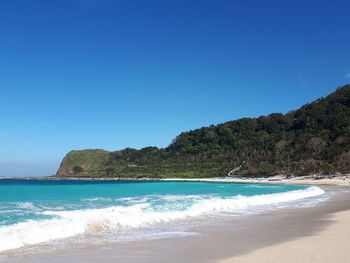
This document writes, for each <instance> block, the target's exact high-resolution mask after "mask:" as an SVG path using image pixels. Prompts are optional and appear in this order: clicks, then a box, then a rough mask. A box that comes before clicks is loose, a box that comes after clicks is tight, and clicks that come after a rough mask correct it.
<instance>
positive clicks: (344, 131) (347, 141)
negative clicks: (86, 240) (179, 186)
mask: <svg viewBox="0 0 350 263" xmlns="http://www.w3.org/2000/svg"><path fill="white" fill-rule="evenodd" d="M235 168H236V170H235V172H234V174H235V175H240V176H242V175H257V176H261V175H273V174H277V173H283V174H295V175H304V174H332V173H336V172H339V173H350V85H346V86H343V87H341V88H338V89H337V90H336V91H335V92H334V93H332V94H330V95H329V96H327V97H326V98H320V99H318V100H316V101H314V102H312V103H309V104H306V105H304V106H302V107H301V108H300V109H298V110H295V111H292V112H289V113H287V114H281V113H272V114H270V115H268V116H261V117H259V118H242V119H239V120H235V121H229V122H225V123H223V124H219V125H212V126H209V127H203V128H200V129H196V130H192V131H188V132H183V133H181V134H180V135H179V136H177V137H176V138H175V139H174V140H173V142H172V143H171V144H170V145H169V146H168V147H166V148H161V149H159V148H156V147H146V148H143V149H140V150H136V149H131V148H127V149H124V150H120V151H115V152H108V151H104V150H81V151H71V152H70V153H68V154H67V156H66V157H65V158H64V160H63V161H62V163H61V166H60V168H59V170H58V172H57V175H59V176H92V177H97V176H103V177H212V176H223V175H227V173H228V172H229V171H231V170H232V169H235Z"/></svg>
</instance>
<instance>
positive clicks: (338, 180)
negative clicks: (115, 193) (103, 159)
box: [0, 175, 350, 186]
mask: <svg viewBox="0 0 350 263" xmlns="http://www.w3.org/2000/svg"><path fill="white" fill-rule="evenodd" d="M0 180H37V181H105V182H115V181H121V182H123V181H165V182H171V181H174V182H221V183H257V184H258V183H263V184H286V185H338V186H350V175H342V176H337V177H317V176H312V175H309V176H297V177H292V178H286V177H285V176H284V175H276V176H271V177H267V178H255V177H217V178H148V177H143V178H119V177H59V176H48V177H2V178H0Z"/></svg>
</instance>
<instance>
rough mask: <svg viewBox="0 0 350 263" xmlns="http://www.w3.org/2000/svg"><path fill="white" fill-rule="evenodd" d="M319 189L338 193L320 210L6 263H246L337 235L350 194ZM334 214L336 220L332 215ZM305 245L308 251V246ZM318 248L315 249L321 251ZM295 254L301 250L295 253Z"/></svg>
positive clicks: (271, 213)
mask: <svg viewBox="0 0 350 263" xmlns="http://www.w3.org/2000/svg"><path fill="white" fill-rule="evenodd" d="M321 188H323V189H325V190H326V191H327V192H334V194H332V195H331V196H330V197H329V200H327V201H324V202H321V203H319V204H317V205H316V206H312V207H301V208H300V207H299V208H286V209H279V210H278V211H277V210H272V211H267V212H264V213H261V214H254V215H246V216H243V217H236V218H231V219H229V220H227V221H217V222H215V221H214V222H213V223H212V224H210V225H206V226H203V225H197V226H196V225H194V226H193V227H192V228H191V229H189V231H190V232H193V233H196V234H195V235H188V236H182V237H164V238H159V239H155V240H138V241H133V242H127V243H117V244H116V243H114V244H113V243H110V244H109V243H107V244H105V245H98V246H96V245H94V244H93V243H92V244H91V246H90V247H74V248H66V249H62V250H60V249H58V250H55V249H54V250H52V248H48V249H47V250H46V251H45V250H44V251H43V252H41V253H40V254H39V255H37V254H29V255H26V254H25V253H24V254H23V255H20V254H21V253H19V254H17V253H16V254H15V255H12V256H11V255H10V256H9V257H7V258H4V259H5V261H4V262H9V263H10V262H11V263H12V262H16V263H22V262H23V263H24V262H26V263H34V262H42V263H46V262H54V263H63V262H75V263H95V262H105V263H112V262H125V263H129V262H130V263H131V262H142V263H144V262H145V263H147V262H154V263H161V262H168V263H175V262H189V263H197V262H198V263H199V262H201V263H210V262H223V263H231V262H234V263H235V262H238V263H240V262H245V261H239V260H238V261H237V258H240V257H243V258H245V259H247V260H249V258H252V260H253V256H255V253H261V252H260V250H264V249H270V248H274V247H275V246H277V247H279V246H280V245H283V244H289V242H296V244H306V243H303V239H308V238H310V237H311V238H312V237H314V236H316V237H318V236H319V237H320V238H321V241H322V240H323V241H324V236H323V234H322V233H323V231H325V230H326V231H327V229H330V231H331V232H330V233H329V234H328V235H332V234H333V233H334V230H333V228H332V226H333V225H334V222H337V220H341V221H343V223H344V220H343V219H342V218H339V219H338V217H337V213H338V212H339V211H347V212H345V213H349V214H350V203H349V202H348V200H349V198H350V191H349V189H348V188H347V187H344V186H343V187H340V186H322V187H321ZM342 213H343V212H342ZM334 214H335V215H336V217H334V216H333V215H334ZM337 229H339V228H337ZM319 233H320V234H319ZM344 233H345V232H344ZM327 240H328V239H327ZM339 240H344V239H339ZM300 242H301V243H300ZM309 243H310V242H309ZM326 243H327V241H326ZM337 244H338V243H337ZM309 245H310V244H309ZM311 245H312V244H311ZM305 246H306V247H305V248H307V245H305ZM331 247H333V246H330V248H331ZM274 249H275V248H274ZM314 249H316V250H317V246H315V247H314ZM269 251H270V252H269V253H273V252H271V251H272V250H269ZM317 251H318V250H317ZM331 251H332V250H331ZM345 251H346V250H345ZM294 252H297V251H292V252H291V253H294ZM306 252H307V250H306ZM344 253H345V252H344ZM260 255H261V254H259V256H260ZM342 255H343V254H340V258H337V259H336V258H335V260H334V261H328V262H340V263H341V262H345V261H342V259H343V258H342ZM251 256H252V257H251ZM289 257H291V258H293V255H291V254H289ZM308 257H310V255H309V256H308V254H306V255H305V259H306V261H302V260H300V261H298V260H296V261H295V260H294V262H315V261H310V260H308V259H309V258H308ZM259 259H261V258H259ZM225 260H226V261H225ZM247 262H266V263H270V262H273V261H262V260H258V261H256V260H255V261H254V260H253V261H247ZM276 262H278V261H276ZM279 262H283V261H279ZM286 262H287V261H286ZM320 262H321V261H320Z"/></svg>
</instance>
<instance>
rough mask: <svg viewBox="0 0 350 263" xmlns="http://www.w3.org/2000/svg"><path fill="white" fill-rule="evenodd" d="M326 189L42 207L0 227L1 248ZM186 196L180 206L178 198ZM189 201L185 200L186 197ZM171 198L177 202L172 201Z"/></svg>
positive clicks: (276, 201)
mask: <svg viewBox="0 0 350 263" xmlns="http://www.w3.org/2000/svg"><path fill="white" fill-rule="evenodd" d="M324 193H325V192H324V191H323V190H322V189H320V188H318V187H315V186H312V187H308V188H306V189H303V190H295V191H288V192H282V193H275V194H265V195H254V196H242V195H237V196H231V197H226V198H219V197H210V198H208V196H201V195H192V196H190V197H189V196H187V195H183V196H182V197H181V196H166V195H164V196H159V198H158V202H161V205H159V203H158V205H157V206H155V205H154V204H153V203H152V202H151V201H149V200H148V199H146V200H147V201H144V202H143V203H135V204H133V203H131V204H130V205H128V206H110V207H107V208H98V209H83V210H71V211H43V212H40V214H42V215H45V216H49V217H51V219H44V220H29V221H25V222H20V223H17V224H13V225H5V226H1V227H0V251H4V250H9V249H14V248H19V247H22V246H25V245H32V244H38V243H41V242H46V241H50V240H55V239H62V238H68V237H72V236H76V235H79V234H85V233H87V234H88V233H94V232H100V231H108V230H117V231H118V230H123V229H135V228H140V227H147V226H155V225H158V224H161V223H166V222H172V221H177V220H186V219H193V218H196V217H200V216H207V215H216V214H220V213H223V212H224V213H225V212H228V213H230V212H235V211H243V212H244V211H247V210H248V211H249V210H250V209H254V208H257V207H258V208H260V209H261V208H264V207H266V209H269V205H276V204H279V203H286V202H292V201H296V200H300V199H304V198H309V197H314V196H319V195H322V194H324ZM181 199H183V200H185V201H186V200H187V201H186V202H185V203H184V204H185V205H183V206H179V205H177V204H178V200H181ZM189 199H190V200H191V202H188V200H189ZM174 200H175V201H176V202H174Z"/></svg>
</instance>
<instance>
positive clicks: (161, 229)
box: [0, 179, 325, 254]
mask: <svg viewBox="0 0 350 263" xmlns="http://www.w3.org/2000/svg"><path fill="white" fill-rule="evenodd" d="M324 194H325V192H324V191H323V190H322V189H320V188H318V187H316V186H300V185H298V186H296V185H278V184H251V183H229V182H179V181H84V180H81V181H80V180H77V181H62V180H60V181H52V180H47V181H45V180H26V179H23V180H22V179H2V180H0V254H1V253H2V252H4V251H11V250H16V249H25V248H28V247H29V248H30V249H31V250H35V249H40V247H42V246H48V245H52V244H54V247H55V248H57V247H60V246H61V247H64V246H66V247H67V246H73V245H74V246H77V245H79V246H83V245H84V244H89V245H91V244H97V245H98V244H104V243H106V242H108V243H111V242H112V243H118V242H130V241H133V240H142V239H156V238H162V237H172V236H174V237H176V236H184V235H191V234H194V233H190V232H189V231H188V229H189V228H190V227H191V226H196V225H201V224H202V225H205V224H207V223H210V222H215V221H218V220H222V219H224V218H226V219H227V218H239V217H242V216H244V215H248V214H256V213H262V212H265V211H269V210H279V209H283V208H288V207H299V206H312V205H315V204H317V203H318V202H321V201H322V200H323V199H324V197H325V195H324Z"/></svg>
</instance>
